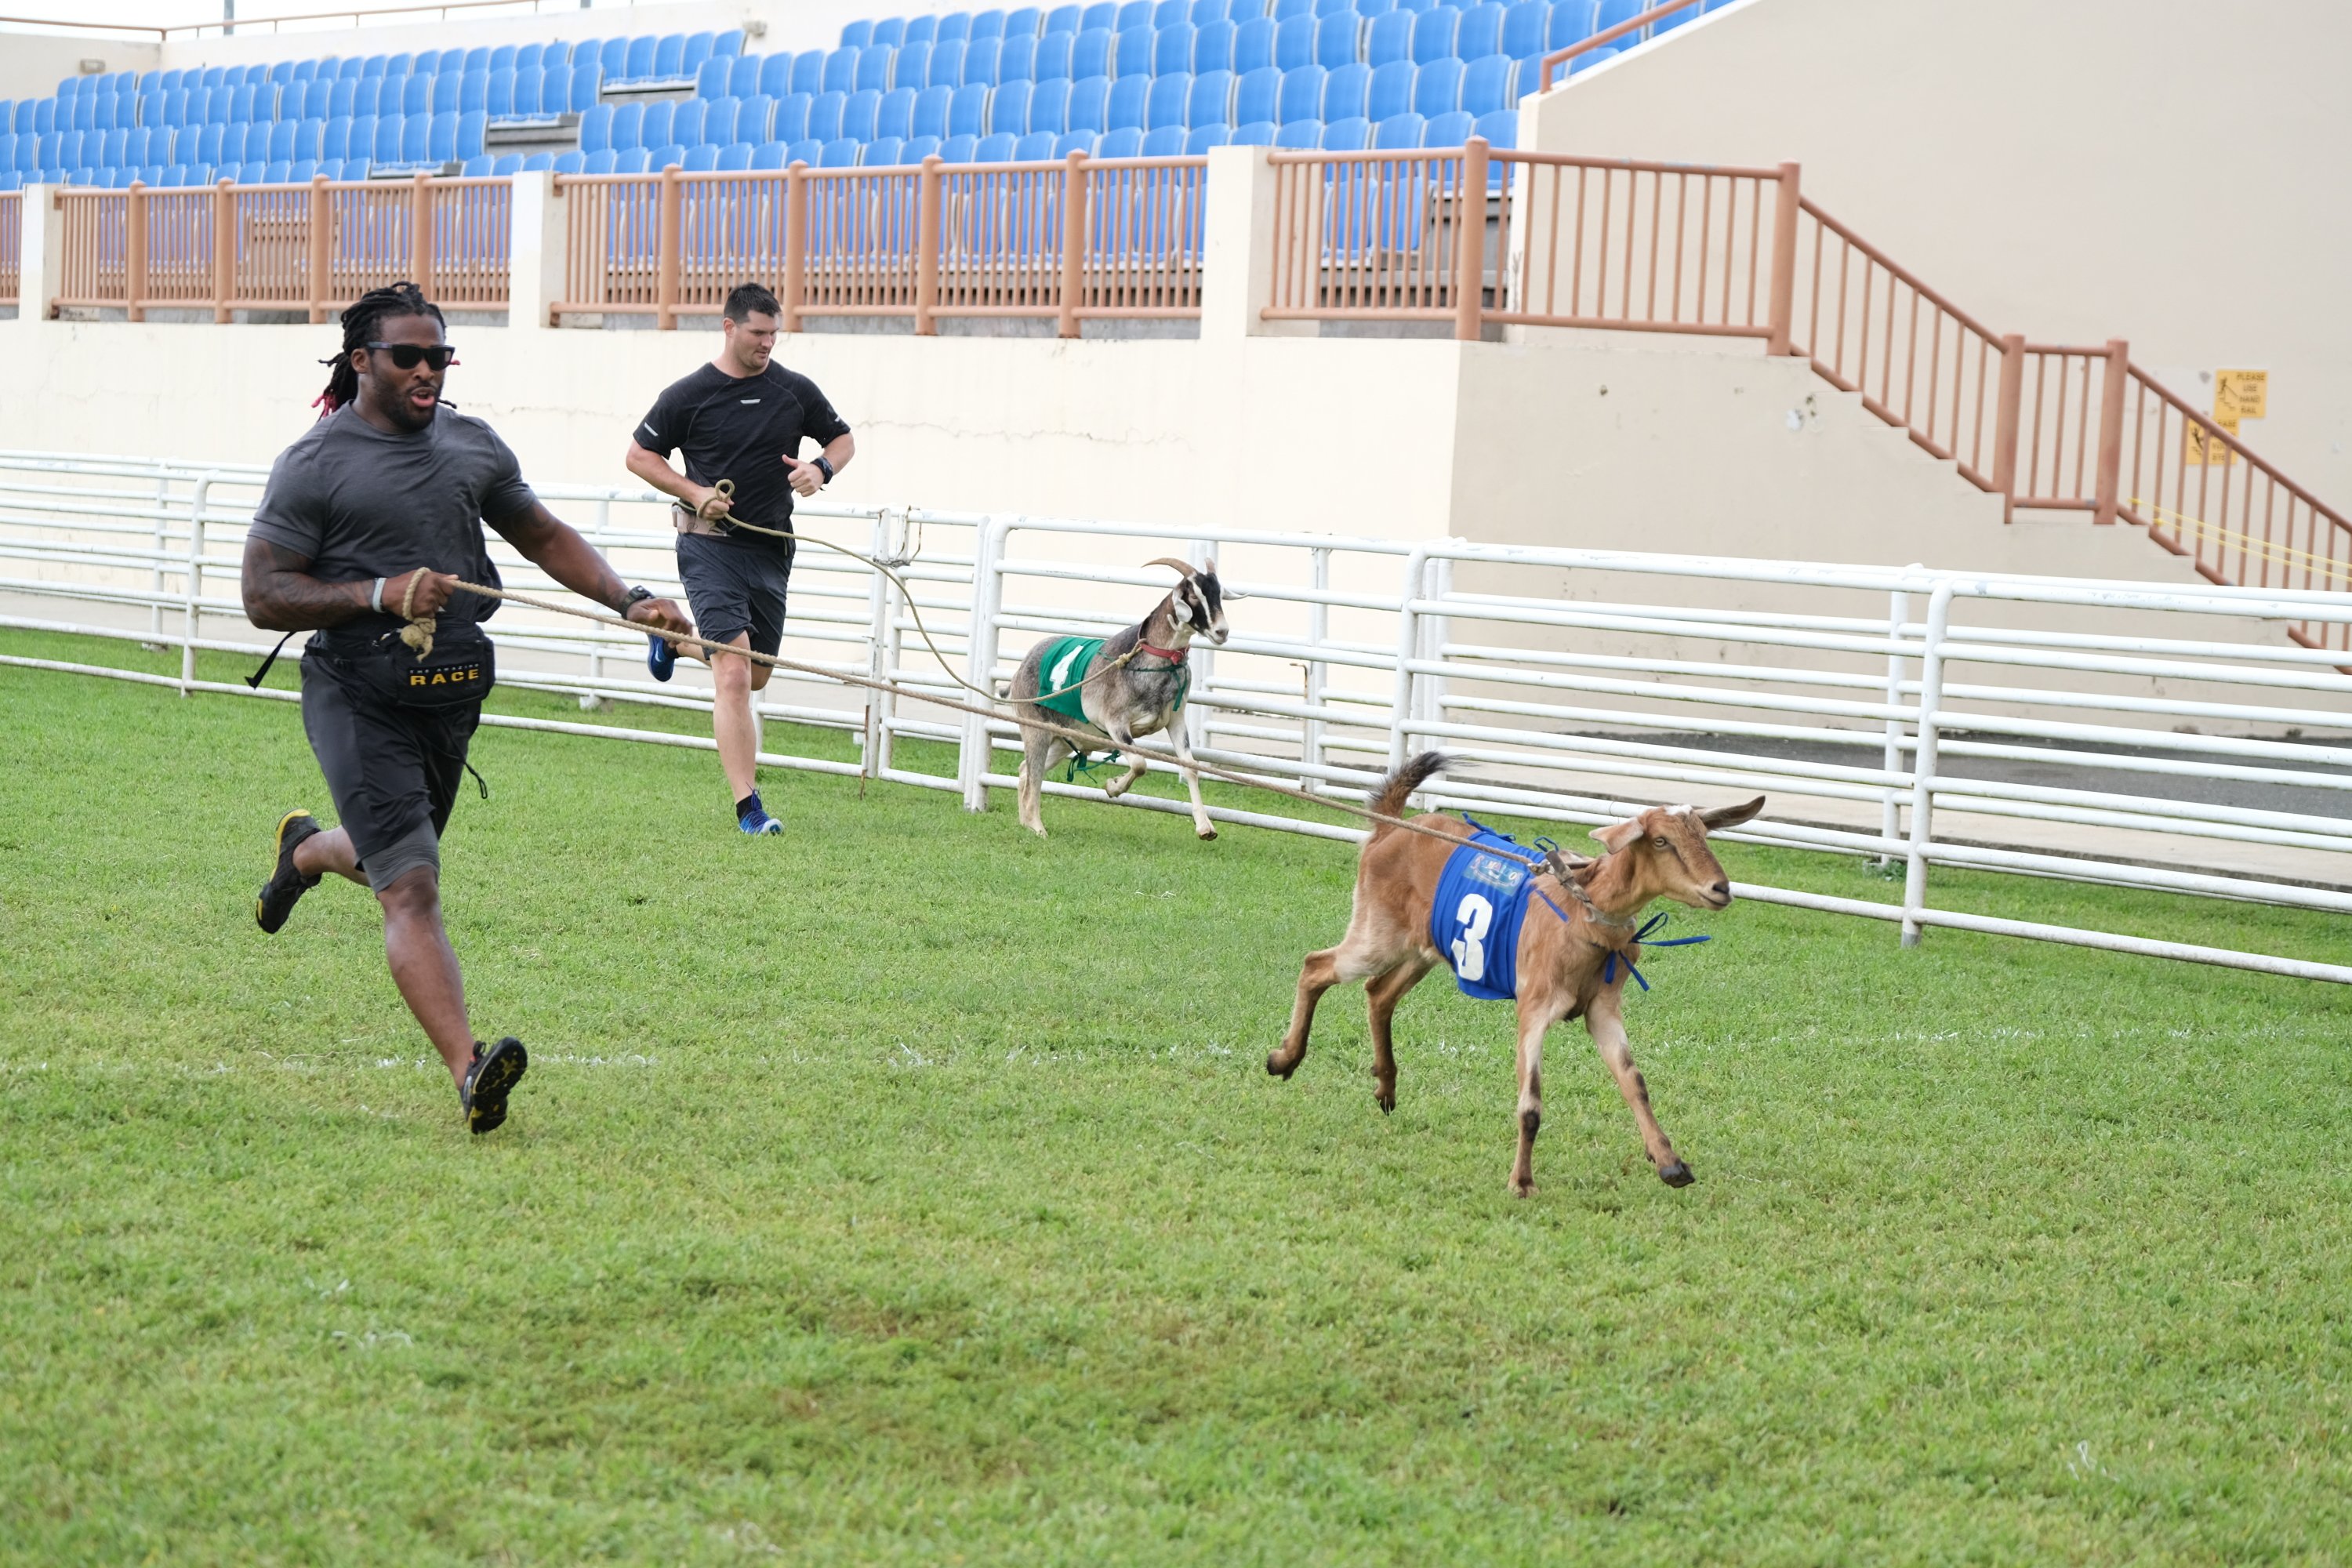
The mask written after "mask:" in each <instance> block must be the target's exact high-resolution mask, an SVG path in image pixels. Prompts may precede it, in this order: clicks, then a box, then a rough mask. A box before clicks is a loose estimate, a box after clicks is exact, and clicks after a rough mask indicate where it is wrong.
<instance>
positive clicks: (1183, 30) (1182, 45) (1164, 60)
mask: <svg viewBox="0 0 2352 1568" xmlns="http://www.w3.org/2000/svg"><path fill="white" fill-rule="evenodd" d="M1195 37H1196V35H1195V34H1194V33H1193V31H1192V26H1190V25H1189V24H1186V23H1182V22H1179V23H1177V24H1176V25H1175V26H1171V27H1162V28H1160V30H1159V31H1158V32H1157V33H1155V34H1153V35H1152V41H1151V74H1152V75H1153V76H1170V75H1173V74H1175V73H1177V72H1180V71H1182V72H1189V71H1191V70H1192V44H1193V41H1194V38H1195Z"/></svg>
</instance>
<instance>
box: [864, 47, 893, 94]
mask: <svg viewBox="0 0 2352 1568" xmlns="http://www.w3.org/2000/svg"><path fill="white" fill-rule="evenodd" d="M897 60H898V50H897V49H896V48H882V47H872V48H866V49H863V50H860V51H859V53H858V56H857V90H859V91H865V90H867V89H871V90H873V91H875V92H887V91H888V90H889V87H890V68H891V66H892V65H893V64H895V63H896V62H897Z"/></svg>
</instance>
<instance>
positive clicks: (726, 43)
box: [710, 28, 743, 57]
mask: <svg viewBox="0 0 2352 1568" xmlns="http://www.w3.org/2000/svg"><path fill="white" fill-rule="evenodd" d="M710 52H711V53H712V54H714V55H727V56H730V57H732V56H736V55H740V54H741V53H742V52H743V35H742V33H741V32H740V30H736V29H732V28H730V29H729V30H728V31H725V32H720V33H714V34H712V35H711V37H710Z"/></svg>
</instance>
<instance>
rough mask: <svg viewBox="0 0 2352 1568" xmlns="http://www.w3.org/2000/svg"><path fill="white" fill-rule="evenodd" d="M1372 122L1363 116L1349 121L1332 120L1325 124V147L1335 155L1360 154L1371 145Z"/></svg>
mask: <svg viewBox="0 0 2352 1568" xmlns="http://www.w3.org/2000/svg"><path fill="white" fill-rule="evenodd" d="M1371 134H1372V122H1371V121H1369V120H1366V119H1364V118H1363V117H1362V116H1361V115H1358V116H1355V117H1353V118H1350V119H1347V120H1330V121H1324V124H1323V145H1324V147H1325V149H1326V150H1327V151H1329V152H1333V153H1360V152H1362V151H1363V150H1364V149H1365V147H1366V146H1368V145H1370V141H1371Z"/></svg>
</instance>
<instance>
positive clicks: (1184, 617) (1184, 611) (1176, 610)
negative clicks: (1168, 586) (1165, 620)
mask: <svg viewBox="0 0 2352 1568" xmlns="http://www.w3.org/2000/svg"><path fill="white" fill-rule="evenodd" d="M1168 614H1169V615H1170V616H1171V617H1172V618H1173V619H1174V621H1175V622H1176V624H1177V625H1178V626H1191V625H1192V600H1190V599H1188V598H1186V597H1185V596H1184V590H1183V589H1181V588H1179V589H1177V590H1176V591H1175V592H1174V593H1172V594H1171V595H1168Z"/></svg>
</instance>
